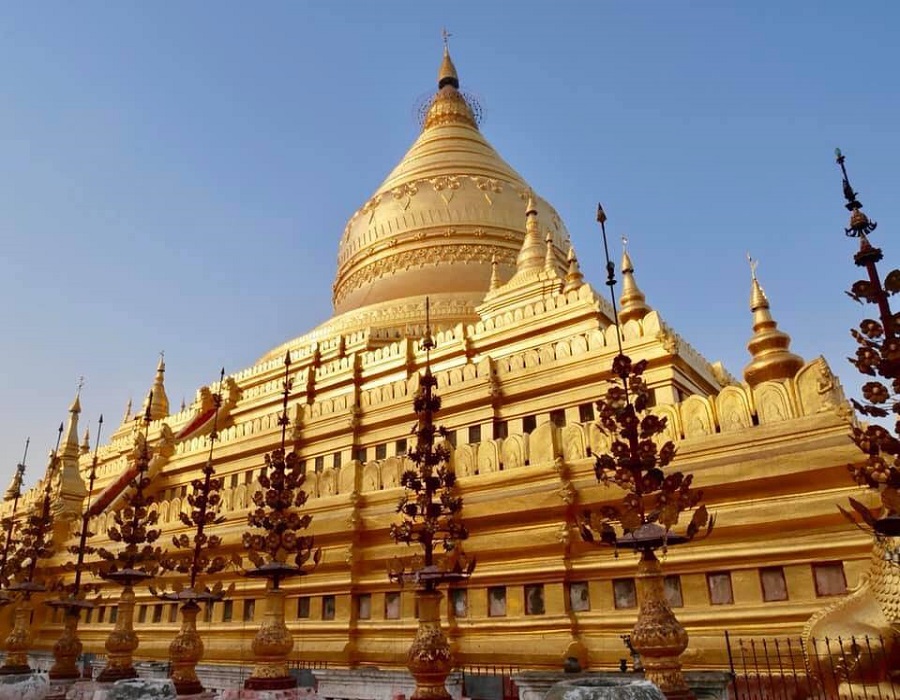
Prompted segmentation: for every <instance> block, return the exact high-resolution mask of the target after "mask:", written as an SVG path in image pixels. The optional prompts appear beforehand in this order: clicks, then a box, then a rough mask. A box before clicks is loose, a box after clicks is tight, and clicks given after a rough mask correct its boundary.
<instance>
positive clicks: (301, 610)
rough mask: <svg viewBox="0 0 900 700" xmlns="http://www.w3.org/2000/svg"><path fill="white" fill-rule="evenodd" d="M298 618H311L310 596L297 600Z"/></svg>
mask: <svg viewBox="0 0 900 700" xmlns="http://www.w3.org/2000/svg"><path fill="white" fill-rule="evenodd" d="M297 617H298V618H300V619H301V620H302V619H306V618H307V617H309V596H307V595H305V596H301V597H300V598H297Z"/></svg>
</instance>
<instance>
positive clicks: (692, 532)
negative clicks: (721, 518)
mask: <svg viewBox="0 0 900 700" xmlns="http://www.w3.org/2000/svg"><path fill="white" fill-rule="evenodd" d="M646 367H647V362H646V360H642V361H640V362H632V361H631V358H629V357H628V356H627V355H623V354H619V355H617V356H616V358H615V359H614V360H613V367H612V369H613V374H614V375H616V376H617V377H619V378H620V379H621V380H622V386H618V385H614V386H611V387H610V388H609V389H608V390H607V392H606V395H605V397H604V398H603V399H601V400H599V401H598V402H597V408H598V409H599V416H598V422H599V423H600V426H601V427H602V429H603V430H604V431H605V432H606V434H607V435H609V436H610V437H611V438H612V446H611V448H610V451H609V452H608V453H604V454H601V455H597V457H596V461H595V465H594V473H595V474H596V476H597V480H598V481H599V482H600V483H601V484H603V485H605V486H617V487H619V488H620V489H621V490H622V491H624V492H625V495H624V496H623V497H622V500H621V503H620V504H619V505H607V506H602V507H600V508H599V509H597V510H596V511H590V510H588V511H585V512H584V514H583V516H582V518H581V520H580V521H579V528H580V530H581V536H582V538H583V539H584V540H585V541H587V542H598V543H601V544H608V545H611V546H613V547H617V548H618V547H628V548H631V549H641V548H643V547H645V546H646V547H651V548H653V549H656V548H659V547H662V548H665V547H667V546H668V545H669V544H677V543H680V542H685V541H687V540H691V539H693V538H694V537H696V536H697V535H698V534H701V533H702V534H704V535H707V534H709V532H710V531H711V530H712V528H713V524H714V522H715V519H714V518H713V517H712V516H710V514H709V513H708V511H707V509H706V506H704V505H701V504H700V500H701V499H702V497H703V492H702V491H699V490H697V489H695V488H693V487H692V484H693V476H691V475H690V474H688V475H687V476H685V475H684V474H683V473H682V472H680V471H666V467H668V466H669V465H670V463H671V462H672V459H673V458H674V457H675V444H674V443H673V442H672V441H671V440H668V441H666V442H664V443H663V444H662V446H658V443H659V442H660V436H661V435H663V434H664V433H665V430H666V418H665V417H660V416H657V415H654V414H652V413H649V412H648V410H647V408H648V405H649V400H650V391H649V389H648V388H647V384H646V382H645V381H644V378H643V376H642V375H643V373H644V370H645V369H646ZM692 509H695V510H694V511H693V514H692V516H691V519H690V521H689V522H688V524H687V527H686V528H685V531H684V534H676V533H673V532H672V528H674V527H676V526H677V525H678V524H679V522H680V521H681V518H682V516H683V514H684V513H685V512H687V511H690V510H692ZM648 526H652V527H648Z"/></svg>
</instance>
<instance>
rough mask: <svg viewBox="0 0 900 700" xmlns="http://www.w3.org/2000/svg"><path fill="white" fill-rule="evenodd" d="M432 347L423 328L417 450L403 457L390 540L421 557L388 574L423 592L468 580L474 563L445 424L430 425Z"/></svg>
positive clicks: (436, 399)
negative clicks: (405, 464) (466, 544)
mask: <svg viewBox="0 0 900 700" xmlns="http://www.w3.org/2000/svg"><path fill="white" fill-rule="evenodd" d="M434 347H435V343H434V340H433V338H432V337H431V332H430V330H426V332H425V338H424V339H423V340H422V348H423V349H424V350H425V353H426V364H425V372H424V373H423V374H422V375H420V377H419V388H418V390H417V391H416V394H415V396H414V398H413V409H414V410H415V412H416V416H417V417H418V420H417V422H416V426H415V428H414V433H415V436H416V446H415V447H414V448H412V449H411V450H410V451H409V452H408V454H407V458H408V459H409V461H410V462H412V467H411V468H409V469H406V470H404V472H403V474H402V475H401V476H400V485H401V486H402V487H403V489H404V491H403V495H402V496H400V500H399V502H398V503H397V512H398V513H399V514H400V515H401V517H402V519H401V521H400V522H399V523H392V524H391V529H390V536H391V539H393V540H394V542H397V543H403V544H407V545H411V544H418V545H419V546H420V547H421V548H422V551H421V554H420V555H417V556H415V557H413V558H411V559H410V560H409V561H407V562H404V561H403V560H401V559H395V560H394V561H393V562H392V563H391V566H390V569H389V576H390V578H391V579H392V580H394V581H397V582H399V583H404V582H407V581H411V582H413V583H415V584H417V585H419V586H420V587H421V588H422V589H423V590H427V591H433V590H435V588H436V587H437V585H438V584H440V583H443V582H448V581H454V580H461V579H464V578H467V577H468V576H469V575H470V574H471V573H472V570H473V569H474V568H475V560H474V559H472V558H469V557H467V556H466V555H465V554H464V553H463V551H462V541H463V540H465V539H466V538H468V536H469V533H468V531H467V530H466V527H465V525H464V524H463V521H462V497H461V496H459V495H458V494H457V492H456V474H455V473H454V472H453V470H452V469H451V468H450V452H449V450H448V449H447V448H446V447H445V446H444V445H443V444H440V443H437V442H436V438H437V437H441V438H443V437H446V435H447V431H446V429H445V428H444V427H443V426H437V425H435V424H434V415H435V414H436V413H437V412H438V411H439V410H440V409H441V397H440V396H438V395H437V394H436V393H435V388H436V387H437V379H435V377H434V375H433V374H432V373H431V362H430V353H431V351H432V350H433V349H434Z"/></svg>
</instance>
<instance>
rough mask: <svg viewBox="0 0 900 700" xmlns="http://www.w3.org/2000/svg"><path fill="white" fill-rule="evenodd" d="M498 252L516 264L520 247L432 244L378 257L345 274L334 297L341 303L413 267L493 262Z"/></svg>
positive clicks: (500, 258) (504, 262) (503, 261)
mask: <svg viewBox="0 0 900 700" xmlns="http://www.w3.org/2000/svg"><path fill="white" fill-rule="evenodd" d="M494 256H496V258H497V262H498V263H500V264H501V265H515V262H516V251H514V250H512V249H510V248H506V247H501V246H492V245H482V244H480V243H479V244H474V243H461V244H453V245H436V246H429V247H428V248H418V249H414V250H407V251H402V252H399V253H396V254H394V255H391V256H389V257H384V258H380V259H378V260H374V261H372V262H371V263H369V264H367V265H365V266H364V267H362V268H360V269H358V270H356V271H354V272H352V273H350V274H349V275H347V276H346V277H344V278H342V279H341V281H340V282H339V283H337V284H336V285H335V295H334V301H335V303H336V304H338V303H340V302H341V301H343V299H344V298H345V297H346V296H347V295H348V294H349V293H350V292H352V291H353V290H356V289H359V288H360V287H363V286H365V285H368V284H371V283H372V282H375V281H376V280H379V279H381V278H383V277H387V276H389V275H393V274H396V273H398V272H403V271H405V270H409V269H411V268H421V267H426V266H429V265H431V266H438V265H442V264H457V263H482V264H489V263H490V262H491V260H492V258H493V257H494Z"/></svg>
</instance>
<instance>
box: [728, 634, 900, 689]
mask: <svg viewBox="0 0 900 700" xmlns="http://www.w3.org/2000/svg"><path fill="white" fill-rule="evenodd" d="M725 642H726V645H727V647H728V661H729V664H730V666H731V674H732V677H733V679H734V682H733V683H734V687H733V696H734V698H735V700H900V693H898V691H897V686H896V685H895V684H892V683H887V682H884V679H886V678H887V677H888V674H889V673H891V672H896V671H897V668H896V664H897V655H898V653H900V636H898V635H894V636H893V637H888V638H886V637H883V636H872V637H870V636H863V637H849V638H848V637H835V638H828V637H825V638H823V639H812V640H810V641H809V644H808V646H806V647H805V648H804V645H803V642H802V641H801V639H800V637H771V638H758V637H757V638H752V639H741V638H735V637H732V636H731V635H729V634H728V632H726V633H725Z"/></svg>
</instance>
